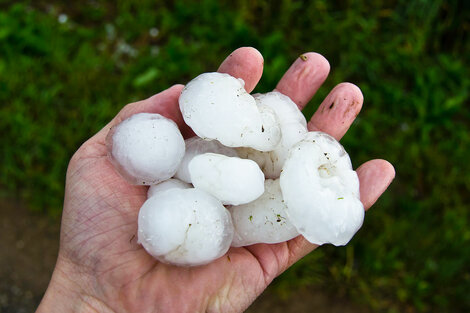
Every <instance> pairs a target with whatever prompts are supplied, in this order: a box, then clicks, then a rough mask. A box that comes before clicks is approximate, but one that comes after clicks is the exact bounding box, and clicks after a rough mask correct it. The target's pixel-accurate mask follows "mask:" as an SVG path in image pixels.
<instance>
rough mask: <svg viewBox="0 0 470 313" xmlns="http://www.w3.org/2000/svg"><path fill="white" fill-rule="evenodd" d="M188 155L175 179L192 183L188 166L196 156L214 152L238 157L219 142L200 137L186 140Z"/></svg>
mask: <svg viewBox="0 0 470 313" xmlns="http://www.w3.org/2000/svg"><path fill="white" fill-rule="evenodd" d="M184 142H185V145H186V153H185V154H184V157H183V160H182V161H181V163H180V166H179V168H178V170H177V171H176V174H175V177H176V178H178V179H181V180H182V181H185V182H187V183H191V176H190V175H189V170H188V164H189V162H190V161H191V160H192V159H193V158H194V157H195V156H196V155H199V154H202V153H207V152H212V153H218V154H223V155H226V156H229V157H237V156H238V154H237V152H236V151H235V149H233V148H229V147H226V146H224V145H223V144H221V143H220V142H218V141H217V140H210V141H209V140H204V139H202V138H199V137H192V138H189V139H186V140H185V141H184Z"/></svg>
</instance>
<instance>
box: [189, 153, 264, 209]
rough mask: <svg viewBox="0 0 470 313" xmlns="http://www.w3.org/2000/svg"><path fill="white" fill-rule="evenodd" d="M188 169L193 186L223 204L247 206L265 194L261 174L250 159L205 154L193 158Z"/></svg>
mask: <svg viewBox="0 0 470 313" xmlns="http://www.w3.org/2000/svg"><path fill="white" fill-rule="evenodd" d="M188 168H189V173H190V175H191V181H192V183H193V185H194V187H196V188H199V189H202V190H205V191H206V192H208V193H210V194H211V195H213V196H215V197H216V198H217V199H219V200H220V201H222V203H223V204H233V205H238V204H243V203H248V202H250V201H253V200H255V199H256V198H258V197H259V196H261V194H263V192H264V175H263V172H261V170H260V168H259V167H258V165H257V164H256V163H255V162H253V161H252V160H245V159H240V158H237V157H228V156H225V155H221V154H215V153H204V154H200V155H197V156H195V157H194V158H193V159H192V160H191V162H189V167H188Z"/></svg>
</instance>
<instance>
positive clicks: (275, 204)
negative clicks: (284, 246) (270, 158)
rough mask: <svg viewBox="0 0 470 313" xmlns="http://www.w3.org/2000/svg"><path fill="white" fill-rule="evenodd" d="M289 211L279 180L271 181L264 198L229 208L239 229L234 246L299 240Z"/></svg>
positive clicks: (266, 187) (236, 231) (265, 189)
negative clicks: (287, 210)
mask: <svg viewBox="0 0 470 313" xmlns="http://www.w3.org/2000/svg"><path fill="white" fill-rule="evenodd" d="M286 209H287V207H286V204H285V203H284V200H283V199H282V193H281V187H280V186H279V179H276V180H272V179H267V180H266V181H265V183H264V193H263V194H262V195H261V197H259V198H258V199H256V200H255V201H252V202H250V203H247V204H242V205H236V206H232V207H231V208H229V211H230V214H231V215H232V221H233V227H234V229H235V234H234V235H233V242H232V246H233V247H241V246H248V245H252V244H255V243H278V242H284V241H287V240H290V239H292V238H294V237H297V236H298V235H299V232H298V231H297V229H296V228H295V227H294V225H292V223H291V222H290V221H289V218H288V217H287V213H286Z"/></svg>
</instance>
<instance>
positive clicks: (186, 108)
mask: <svg viewBox="0 0 470 313" xmlns="http://www.w3.org/2000/svg"><path fill="white" fill-rule="evenodd" d="M179 104H180V109H181V112H182V114H183V118H184V121H185V122H186V124H188V125H189V126H190V127H191V128H192V129H193V131H194V132H195V133H196V134H197V135H198V136H199V137H201V138H203V139H216V140H218V141H220V142H221V143H222V144H223V145H225V146H228V147H251V148H254V149H257V150H260V151H270V150H272V149H274V148H275V147H276V145H277V144H278V143H279V141H280V139H281V132H280V128H279V125H278V120H277V116H276V114H275V113H274V111H273V110H272V109H271V108H269V107H267V106H265V105H262V106H258V105H257V104H256V101H255V99H254V98H253V97H252V96H251V95H250V94H248V93H247V92H246V91H245V88H244V82H243V80H241V79H236V78H235V77H233V76H230V75H228V74H223V73H204V74H201V75H199V76H198V77H196V78H194V79H193V80H192V81H190V82H189V83H188V84H187V85H186V87H184V89H183V91H182V93H181V96H180V98H179Z"/></svg>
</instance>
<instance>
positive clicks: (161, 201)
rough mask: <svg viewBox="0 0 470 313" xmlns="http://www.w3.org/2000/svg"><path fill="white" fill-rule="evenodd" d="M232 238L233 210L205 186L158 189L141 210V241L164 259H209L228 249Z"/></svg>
mask: <svg viewBox="0 0 470 313" xmlns="http://www.w3.org/2000/svg"><path fill="white" fill-rule="evenodd" d="M232 238H233V225H232V221H231V217H230V213H229V212H228V211H227V209H225V207H224V206H223V205H222V203H221V202H220V201H219V200H217V199H216V198H214V197H213V196H211V195H209V194H208V193H206V192H205V191H203V190H199V189H194V188H190V189H179V188H173V189H169V190H166V191H163V192H159V193H157V194H156V195H154V196H153V197H151V198H149V199H147V201H146V202H145V203H144V205H143V206H142V208H141V209H140V212H139V230H138V240H139V243H141V244H142V245H143V246H144V248H145V250H147V252H148V253H149V254H151V255H152V256H153V257H155V258H156V259H158V260H159V261H162V262H165V263H171V264H175V265H185V266H196V265H202V264H206V263H209V262H211V261H212V260H215V259H217V258H219V257H221V256H222V255H224V254H225V252H227V250H228V249H229V247H230V243H231V242H232Z"/></svg>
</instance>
